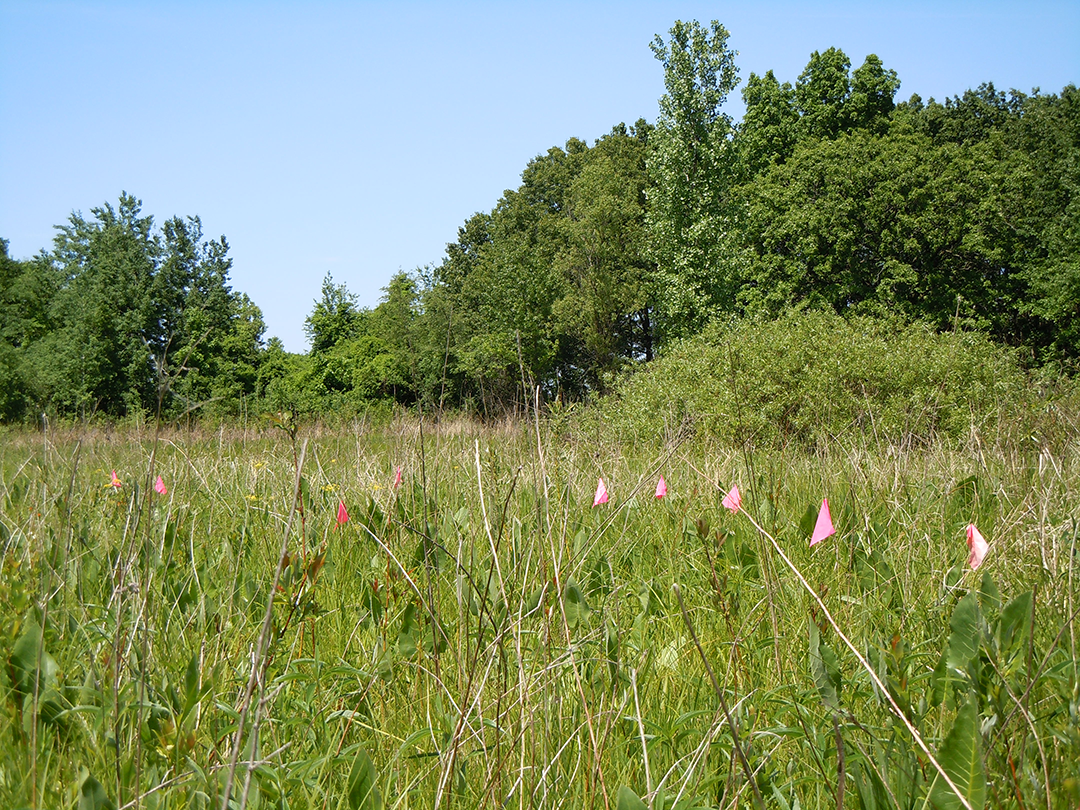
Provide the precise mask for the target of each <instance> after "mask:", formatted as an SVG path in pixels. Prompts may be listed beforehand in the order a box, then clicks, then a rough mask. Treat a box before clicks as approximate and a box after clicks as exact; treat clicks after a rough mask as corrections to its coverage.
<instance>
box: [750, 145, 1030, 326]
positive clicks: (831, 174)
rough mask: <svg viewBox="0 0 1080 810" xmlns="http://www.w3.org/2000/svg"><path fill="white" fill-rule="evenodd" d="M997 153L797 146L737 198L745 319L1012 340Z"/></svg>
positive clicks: (1012, 300) (1014, 308) (1011, 291)
mask: <svg viewBox="0 0 1080 810" xmlns="http://www.w3.org/2000/svg"><path fill="white" fill-rule="evenodd" d="M1002 172H1003V168H1002V161H1001V156H1000V155H998V154H994V153H992V152H991V151H989V150H984V149H969V148H961V147H956V146H954V145H946V146H942V147H934V146H933V144H932V143H931V142H930V140H929V139H928V138H926V137H925V136H920V135H911V134H907V135H902V136H874V135H871V134H869V133H867V132H864V131H860V132H854V133H851V134H846V135H842V136H841V137H839V138H837V139H835V140H819V141H811V142H807V143H804V144H802V145H800V146H799V147H798V148H797V149H796V151H795V153H794V155H793V156H792V157H791V159H790V160H788V161H787V162H786V163H785V164H784V165H783V166H774V167H773V168H772V169H770V170H769V171H768V172H767V173H765V174H764V175H762V176H761V177H760V178H759V180H758V182H756V183H755V184H753V186H752V187H748V188H747V189H745V190H744V192H745V197H744V198H743V200H744V210H745V211H746V214H745V217H744V219H743V220H742V221H741V229H740V241H741V244H742V245H743V246H744V249H745V252H744V253H743V254H742V257H741V258H742V261H743V263H744V264H745V266H746V268H747V270H746V279H747V281H746V284H745V285H744V287H743V288H742V290H741V291H740V301H741V302H742V304H743V306H744V308H745V309H746V311H748V312H750V313H753V314H756V315H766V316H773V315H776V314H778V313H779V312H781V311H783V310H784V309H785V308H787V307H789V306H797V307H815V308H829V309H832V310H833V311H835V312H837V313H839V314H852V313H870V314H887V313H893V314H901V315H903V316H905V317H906V318H908V319H913V320H923V321H928V322H930V323H932V324H933V325H934V326H935V327H937V328H941V329H945V328H951V327H954V326H956V325H957V318H959V319H960V323H961V325H964V326H967V327H969V328H975V329H980V330H984V331H988V332H990V333H991V334H993V335H995V336H996V337H998V338H999V339H1005V340H1014V339H1015V336H1016V335H1018V334H1019V333H1020V332H1022V330H1023V328H1024V327H1023V324H1022V323H1021V322H1020V321H1019V320H1018V317H1019V310H1018V302H1019V301H1020V300H1022V298H1023V295H1024V292H1023V290H1024V287H1023V283H1022V280H1021V278H1020V276H1019V275H1018V273H1017V266H1016V263H1015V253H1014V244H1013V241H1012V240H1013V236H1012V235H1011V228H1010V226H1009V222H1008V218H1007V216H1006V215H1005V214H1004V212H1005V211H1008V210H1010V209H1011V208H1012V207H1013V205H1014V202H1013V201H1012V200H1011V199H1010V196H1009V192H1008V189H1007V187H1006V184H1005V183H1004V179H1003V173H1002Z"/></svg>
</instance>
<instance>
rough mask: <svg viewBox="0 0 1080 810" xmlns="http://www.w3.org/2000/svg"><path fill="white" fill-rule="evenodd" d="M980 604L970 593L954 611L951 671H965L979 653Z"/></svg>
mask: <svg viewBox="0 0 1080 810" xmlns="http://www.w3.org/2000/svg"><path fill="white" fill-rule="evenodd" d="M980 623H981V615H980V613H979V602H978V599H976V597H975V594H974V593H968V595H967V596H965V597H964V598H963V599H961V600H960V601H959V602H958V603H957V604H956V607H955V608H954V609H953V614H952V618H951V619H950V620H949V627H950V628H951V629H952V632H951V633H950V634H949V661H948V665H949V669H954V670H964V669H966V668H967V665H968V664H969V663H971V659H972V658H974V657H975V654H976V653H977V652H978V651H979V625H980Z"/></svg>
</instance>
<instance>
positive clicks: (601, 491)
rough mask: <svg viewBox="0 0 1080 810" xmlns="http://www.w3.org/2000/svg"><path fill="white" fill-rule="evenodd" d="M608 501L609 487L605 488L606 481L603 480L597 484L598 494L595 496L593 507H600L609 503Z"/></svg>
mask: <svg viewBox="0 0 1080 810" xmlns="http://www.w3.org/2000/svg"><path fill="white" fill-rule="evenodd" d="M607 501H608V495H607V487H605V486H604V479H603V478H601V479H600V480H599V481H597V483H596V494H595V495H594V496H593V499H592V505H593V506H599V505H600V504H602V503H607Z"/></svg>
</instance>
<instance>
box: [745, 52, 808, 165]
mask: <svg viewBox="0 0 1080 810" xmlns="http://www.w3.org/2000/svg"><path fill="white" fill-rule="evenodd" d="M742 97H743V102H744V103H745V104H746V112H745V114H744V115H743V118H742V121H741V122H740V123H739V126H738V128H737V131H736V134H735V139H734V140H735V148H736V152H737V154H738V170H737V172H736V176H737V178H738V180H739V182H742V183H745V182H749V181H750V180H752V179H753V178H754V177H756V176H757V175H758V174H759V173H760V172H762V171H763V170H764V169H767V168H768V167H769V166H772V165H774V164H779V163H783V162H784V161H785V160H787V159H788V157H790V155H791V152H792V150H794V148H795V142H796V140H797V138H798V126H799V111H798V109H797V108H796V106H795V88H793V87H792V86H791V84H790V83H789V82H784V83H783V84H781V83H780V82H779V81H777V79H776V77H775V76H774V75H773V72H772V71H771V70H770V71H767V72H766V73H765V75H764V76H758V75H757V74H755V73H751V74H750V78H749V79H748V80H747V82H746V87H744V88H743V92H742Z"/></svg>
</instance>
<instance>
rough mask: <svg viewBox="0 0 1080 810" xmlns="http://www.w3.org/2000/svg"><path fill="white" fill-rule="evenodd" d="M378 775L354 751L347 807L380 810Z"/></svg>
mask: <svg viewBox="0 0 1080 810" xmlns="http://www.w3.org/2000/svg"><path fill="white" fill-rule="evenodd" d="M378 777H379V774H378V772H377V771H376V770H375V763H374V762H372V761H371V757H369V756H368V752H367V751H365V750H364V749H363V748H358V749H356V756H355V757H354V758H353V764H352V770H351V771H350V772H349V787H348V791H349V807H350V808H351V810H380V808H381V807H382V794H381V793H380V792H379V788H378V786H377V785H376V782H377V781H378ZM80 810H81V809H80Z"/></svg>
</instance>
